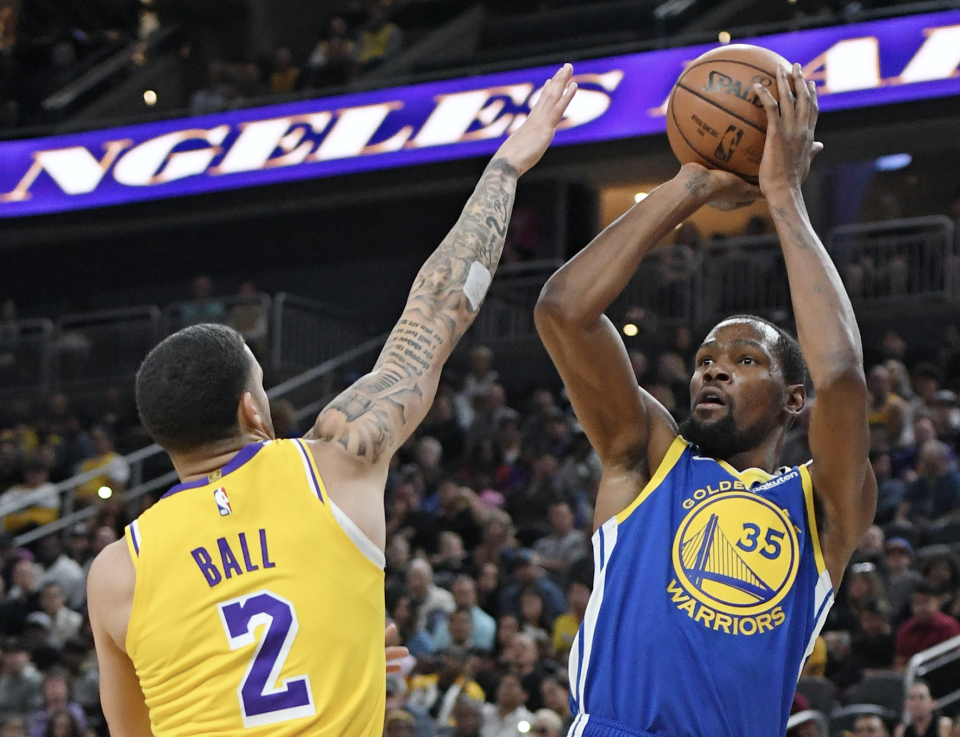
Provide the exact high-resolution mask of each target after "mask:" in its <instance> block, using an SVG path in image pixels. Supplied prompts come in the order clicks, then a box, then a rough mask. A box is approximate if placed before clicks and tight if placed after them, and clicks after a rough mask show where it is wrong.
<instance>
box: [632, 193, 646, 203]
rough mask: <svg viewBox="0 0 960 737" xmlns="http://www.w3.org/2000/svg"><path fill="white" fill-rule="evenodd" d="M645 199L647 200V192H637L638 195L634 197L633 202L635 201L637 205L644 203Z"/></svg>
mask: <svg viewBox="0 0 960 737" xmlns="http://www.w3.org/2000/svg"><path fill="white" fill-rule="evenodd" d="M645 199H647V193H646V192H637V193H636V194H635V195H634V196H633V201H634V202H635V203H637V202H643V201H644V200H645Z"/></svg>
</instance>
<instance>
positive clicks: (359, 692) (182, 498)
mask: <svg viewBox="0 0 960 737" xmlns="http://www.w3.org/2000/svg"><path fill="white" fill-rule="evenodd" d="M126 540H127V545H128V548H129V550H130V555H131V557H132V559H133V561H134V566H135V568H136V576H137V578H136V588H135V592H134V598H133V608H132V611H131V615H130V624H129V628H128V631H127V641H126V645H127V652H128V653H129V655H130V657H131V659H132V660H133V664H134V667H135V668H136V671H137V676H138V677H139V679H140V685H141V687H142V689H143V693H144V696H145V697H146V702H147V707H148V709H149V711H150V722H151V727H152V731H153V734H154V735H156V736H157V737H188V736H193V735H239V734H250V735H264V736H265V735H270V736H271V737H287V736H288V735H289V736H293V735H308V734H309V735H321V736H324V737H334V736H335V735H336V736H337V737H347V736H350V737H354V736H355V737H379V736H380V734H381V730H382V725H383V714H384V708H385V698H386V695H385V678H384V672H385V662H384V652H383V623H384V600H383V584H384V574H383V565H384V560H383V553H382V552H381V551H380V550H379V549H378V548H377V547H376V546H375V545H374V544H373V543H372V542H371V541H370V540H369V539H368V538H367V537H366V536H364V534H363V533H362V532H361V531H360V530H359V528H357V527H356V525H355V524H354V523H353V522H352V521H351V520H350V519H349V518H348V517H346V515H344V514H343V512H342V511H340V510H339V509H338V508H337V507H336V505H335V504H334V503H333V501H332V500H331V499H330V497H329V496H328V495H327V492H326V489H325V487H324V485H323V481H322V479H321V476H320V473H319V471H318V469H317V467H316V465H315V464H314V461H313V457H312V455H311V453H310V451H309V449H308V448H307V447H306V446H305V445H304V444H303V443H302V442H301V441H299V440H278V441H271V442H266V443H256V444H253V445H249V446H247V447H245V448H244V449H242V450H241V451H240V452H239V453H238V454H237V455H236V456H235V457H234V458H233V459H232V460H231V461H230V462H229V463H228V464H227V465H226V466H224V467H223V468H222V469H221V470H220V471H218V472H216V473H214V474H212V475H211V476H210V477H208V478H206V479H202V480H200V481H195V482H191V483H186V484H180V485H178V486H175V487H173V488H172V489H171V490H170V491H169V492H167V493H166V494H165V495H164V496H163V498H162V499H161V500H160V501H159V502H157V504H155V505H154V506H153V507H151V508H150V509H149V510H147V511H146V512H145V513H144V514H143V515H141V516H140V517H139V518H138V519H137V520H136V521H135V522H133V523H132V524H131V525H129V526H128V527H127V530H126Z"/></svg>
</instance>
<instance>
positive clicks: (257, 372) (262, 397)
mask: <svg viewBox="0 0 960 737" xmlns="http://www.w3.org/2000/svg"><path fill="white" fill-rule="evenodd" d="M244 347H245V348H246V351H247V357H248V358H249V359H250V363H251V366H252V369H251V372H252V373H251V377H250V388H249V392H250V394H251V395H252V396H253V403H254V404H255V405H256V406H257V411H258V412H259V414H260V419H261V420H262V421H263V423H264V425H265V428H264V429H265V430H266V431H267V432H268V433H269V435H270V437H271V438H275V437H276V436H277V435H276V433H275V432H274V429H273V418H272V417H271V416H270V400H269V399H267V390H266V389H264V388H263V367H262V366H260V362H259V361H258V360H257V359H256V357H254V355H253V351H251V350H250V347H249V346H244Z"/></svg>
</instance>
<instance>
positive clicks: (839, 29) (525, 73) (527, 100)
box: [0, 10, 960, 217]
mask: <svg viewBox="0 0 960 737" xmlns="http://www.w3.org/2000/svg"><path fill="white" fill-rule="evenodd" d="M737 42H742V43H756V44H758V45H761V46H765V47H767V48H770V49H772V50H774V51H776V52H778V53H780V54H781V55H783V56H785V57H786V58H787V59H789V60H790V61H796V62H800V63H801V64H803V66H804V72H805V74H806V75H807V76H808V78H811V79H814V80H816V82H817V85H818V88H819V90H820V95H821V109H822V110H824V111H830V110H843V109H849V108H856V107H863V106H870V105H884V104H889V103H896V102H905V101H911V100H920V99H925V98H933V97H945V96H949V95H958V94H960V75H958V71H957V68H958V66H960V10H957V11H948V12H942V13H933V14H929V15H917V16H910V17H906V18H895V19H891V20H884V21H875V22H871V23H861V24H854V25H845V26H836V27H831V28H823V29H816V30H809V31H799V32H794V33H784V34H779V35H775V36H765V37H762V38H752V39H737ZM715 46H716V44H708V45H703V46H693V47H687V48H679V49H666V50H663V51H651V52H646V53H640V54H630V55H627V56H619V57H611V58H606V59H595V60H591V61H583V62H578V63H577V64H576V65H575V75H576V76H575V79H576V80H577V81H578V83H579V85H580V91H579V92H578V93H577V96H576V98H575V99H574V101H573V102H572V103H571V106H570V109H569V110H568V113H567V118H566V120H565V121H564V123H563V124H562V125H563V130H561V131H560V132H559V133H558V134H557V138H556V142H555V144H554V145H557V146H569V145H574V144H579V143H592V142H595V141H604V140H610V139H620V138H630V137H633V136H644V135H650V134H656V133H662V132H663V131H664V129H665V123H664V112H665V106H666V100H667V97H668V95H669V94H670V90H671V88H672V86H673V83H674V82H675V81H676V79H677V77H679V76H680V74H681V72H682V71H683V69H684V68H685V66H686V65H687V64H688V63H689V62H690V61H692V60H693V59H695V58H696V57H697V56H699V55H700V54H702V53H703V52H704V51H707V50H708V49H710V48H714V47H715ZM554 71H555V70H554V69H553V68H550V67H537V68H533V69H524V70H519V71H513V72H505V73H502V74H491V75H485V76H480V77H467V78H463V79H456V80H446V81H443V82H433V83H429V84H420V85H413V86H409V87H397V88H392V89H383V90H377V91H374V92H364V93H358V94H350V95H341V96H338V97H325V98H320V99H315V100H305V101H300V102H295V103H287V104H282V105H270V106H266V107H259V108H251V109H247V110H238V111H234V112H227V113H218V114H215V115H205V116H199V117H194V118H179V119H176V120H165V121H162V122H157V123H145V124H141V125H131V126H126V127H122V128H110V129H105V130H97V131H89V132H85V133H77V134H72V135H64V136H54V137H50V138H40V139H32V140H23V141H10V142H3V143H0V217H16V216H21V215H36V214H42V213H50V212H60V211H64V210H75V209H83V208H88V207H101V206H104V205H114V204H120V203H127V202H136V201H140V200H148V199H156V198H162V197H178V196H184V195H191V194H199V193H202V192H214V191H218V190H224V189H236V188H242V187H253V186H259V185H264V184H273V183H276V182H288V181H293V180H298V179H306V178H312V177H327V176H335V175H338V174H347V173H354V172H362V171H370V170H375V169H385V168H389V167H396V166H409V165H413V164H421V163H425V162H433V161H446V160H450V159H460V158H468V157H474V156H487V155H490V154H492V153H493V152H494V151H495V150H496V149H497V147H498V146H499V145H500V143H501V141H502V140H503V138H504V137H505V136H506V135H508V134H509V132H510V131H511V130H513V129H514V128H515V127H516V126H517V125H519V124H520V123H521V122H522V121H523V119H524V116H525V114H526V113H527V112H529V109H530V105H532V104H533V102H534V101H535V100H536V97H537V95H538V93H539V89H540V88H541V87H542V85H543V83H544V81H545V80H546V79H547V78H548V77H549V76H550V75H551V74H552V73H553V72H554Z"/></svg>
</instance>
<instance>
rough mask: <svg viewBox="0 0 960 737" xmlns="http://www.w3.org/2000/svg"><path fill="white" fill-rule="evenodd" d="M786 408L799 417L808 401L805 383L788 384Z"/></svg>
mask: <svg viewBox="0 0 960 737" xmlns="http://www.w3.org/2000/svg"><path fill="white" fill-rule="evenodd" d="M786 400H787V401H786V410H787V412H789V413H790V414H791V415H793V416H794V417H797V416H798V415H799V414H800V413H801V412H802V411H803V407H804V405H805V404H806V403H807V388H806V387H805V386H804V385H803V384H787V388H786Z"/></svg>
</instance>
